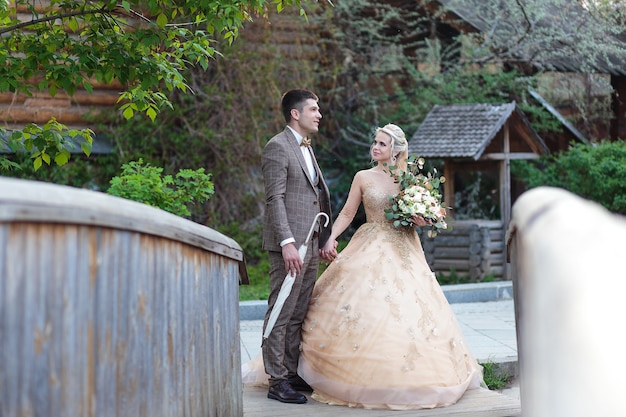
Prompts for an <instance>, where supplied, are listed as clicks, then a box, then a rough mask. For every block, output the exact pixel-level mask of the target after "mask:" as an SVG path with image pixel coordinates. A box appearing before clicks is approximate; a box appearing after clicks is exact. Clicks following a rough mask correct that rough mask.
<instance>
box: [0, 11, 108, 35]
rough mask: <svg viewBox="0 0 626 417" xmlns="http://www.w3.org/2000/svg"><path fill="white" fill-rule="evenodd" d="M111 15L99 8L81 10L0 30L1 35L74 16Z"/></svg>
mask: <svg viewBox="0 0 626 417" xmlns="http://www.w3.org/2000/svg"><path fill="white" fill-rule="evenodd" d="M110 13H111V10H107V9H105V8H99V9H93V10H80V11H73V12H67V13H63V14H58V15H52V16H46V17H42V18H40V19H35V20H29V21H28V22H20V23H18V24H17V25H13V26H7V27H6V28H3V29H0V35H2V34H5V33H8V32H11V31H14V30H17V29H22V28H25V27H28V26H33V25H37V24H39V23H45V22H50V21H52V20H57V19H66V18H68V17H74V16H87V15H90V14H110Z"/></svg>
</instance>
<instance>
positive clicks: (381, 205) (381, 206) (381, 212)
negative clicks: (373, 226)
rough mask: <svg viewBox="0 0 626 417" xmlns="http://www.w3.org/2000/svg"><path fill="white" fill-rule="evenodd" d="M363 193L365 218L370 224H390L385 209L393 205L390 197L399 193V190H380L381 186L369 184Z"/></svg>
mask: <svg viewBox="0 0 626 417" xmlns="http://www.w3.org/2000/svg"><path fill="white" fill-rule="evenodd" d="M364 188H365V190H364V191H363V207H364V208H365V217H366V218H367V222H368V223H381V222H388V221H389V220H387V219H385V209H386V208H389V207H390V206H391V205H390V203H389V196H390V195H394V194H395V193H397V192H398V190H397V189H393V188H392V189H388V190H384V191H383V190H380V189H379V188H380V186H377V185H376V184H374V183H368V184H367V186H366V187H364Z"/></svg>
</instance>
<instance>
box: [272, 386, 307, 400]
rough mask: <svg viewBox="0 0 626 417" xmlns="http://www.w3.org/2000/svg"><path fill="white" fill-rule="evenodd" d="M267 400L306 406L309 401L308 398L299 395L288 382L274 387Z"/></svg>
mask: <svg viewBox="0 0 626 417" xmlns="http://www.w3.org/2000/svg"><path fill="white" fill-rule="evenodd" d="M267 398H271V399H273V400H278V401H280V402H281V403H291V404H304V403H305V402H306V401H307V400H306V397H305V396H304V395H302V394H299V393H297V392H296V391H295V390H294V389H293V388H292V387H291V385H290V384H289V382H287V381H286V380H284V381H280V382H279V383H278V384H276V385H272V386H271V387H270V389H269V391H268V393H267Z"/></svg>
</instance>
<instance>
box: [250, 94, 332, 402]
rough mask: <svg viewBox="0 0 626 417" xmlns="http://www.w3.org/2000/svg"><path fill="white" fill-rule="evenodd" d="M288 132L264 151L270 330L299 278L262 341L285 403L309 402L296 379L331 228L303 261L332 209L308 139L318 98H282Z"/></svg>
mask: <svg viewBox="0 0 626 417" xmlns="http://www.w3.org/2000/svg"><path fill="white" fill-rule="evenodd" d="M282 111H283V115H284V117H285V121H286V122H287V126H286V127H285V130H283V131H282V132H280V133H279V134H277V135H276V136H274V137H273V138H272V139H270V141H269V142H268V143H267V145H266V146H265V148H264V149H263V157H262V170H263V178H264V182H265V224H264V229H263V249H264V250H267V251H268V252H269V258H270V295H269V299H268V309H267V313H266V315H265V324H264V326H263V327H264V331H265V326H266V325H267V320H268V318H269V316H270V313H271V311H272V308H273V307H274V304H275V302H276V298H277V296H278V293H279V291H280V287H281V285H282V283H283V281H284V279H285V277H286V275H287V273H292V274H296V279H295V282H294V284H293V288H292V290H291V294H290V295H289V297H288V298H287V300H286V301H285V304H284V305H283V308H282V310H281V312H280V315H279V316H278V319H277V320H276V324H275V325H274V327H273V329H272V331H271V333H270V335H269V336H268V338H267V339H266V340H265V341H264V342H263V347H262V352H263V362H264V364H265V372H266V373H267V374H268V375H270V378H269V385H270V387H269V391H268V394H267V396H268V398H271V399H275V400H278V401H281V402H286V403H297V404H301V403H305V402H306V401H307V398H306V396H304V395H303V394H301V393H299V392H298V390H302V391H308V390H310V387H308V385H307V384H306V383H305V382H304V381H303V380H302V379H301V378H300V377H299V376H298V375H297V369H298V358H299V356H300V338H301V327H302V322H303V320H304V317H305V315H306V312H307V309H308V307H309V300H310V298H311V293H312V291H313V286H314V284H315V280H316V279H317V270H318V265H319V248H321V247H322V246H323V244H324V242H325V240H324V236H326V238H327V237H328V233H329V231H330V225H329V227H327V228H323V229H324V230H320V229H322V228H321V226H320V225H318V229H317V232H316V233H314V235H313V238H312V239H311V242H310V243H309V246H308V248H309V250H308V251H307V255H306V257H305V258H304V262H303V261H302V260H301V259H300V256H299V255H298V248H299V247H300V246H301V245H302V243H304V241H305V239H306V237H307V235H308V233H309V230H310V228H311V224H312V223H313V221H314V218H315V216H316V215H317V214H318V213H320V212H325V213H326V214H328V217H329V219H332V216H331V211H330V194H329V191H328V187H327V186H326V183H325V182H324V177H323V176H322V172H321V171H320V168H319V166H318V164H317V161H316V160H315V156H314V154H313V150H312V148H311V147H310V146H303V145H305V144H306V143H307V142H308V143H310V138H308V136H309V135H310V134H312V133H315V132H317V131H318V128H319V122H320V119H321V118H322V114H321V113H320V109H319V106H318V98H317V96H316V95H315V94H314V93H312V92H310V91H308V90H291V91H288V92H287V93H285V94H284V95H283V98H282Z"/></svg>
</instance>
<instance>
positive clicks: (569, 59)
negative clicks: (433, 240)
mask: <svg viewBox="0 0 626 417" xmlns="http://www.w3.org/2000/svg"><path fill="white" fill-rule="evenodd" d="M426 7H427V8H429V10H430V11H431V12H432V13H433V15H437V16H439V19H440V21H441V22H442V23H445V24H447V25H450V26H451V27H452V28H454V30H456V31H458V32H459V33H482V34H484V35H485V36H486V37H487V36H488V37H496V38H500V41H499V42H500V43H501V44H502V45H509V47H510V49H508V51H507V54H506V56H507V58H505V59H504V64H505V65H506V66H508V67H512V68H517V69H518V70H520V71H522V72H523V73H527V74H533V73H536V72H538V71H552V72H556V73H573V74H590V73H595V74H606V75H608V76H609V78H610V85H611V87H612V89H613V94H612V95H611V111H612V114H613V116H612V117H611V119H610V121H609V124H610V126H609V127H608V129H606V132H605V131H603V129H600V130H599V132H600V133H599V134H600V137H598V139H601V138H605V137H608V138H610V139H611V140H616V139H619V138H622V139H624V138H626V98H625V97H626V65H625V63H626V49H625V45H626V34H614V33H604V32H599V31H597V30H595V26H597V22H595V21H594V19H590V18H589V13H588V12H587V10H585V9H584V8H583V6H582V5H580V4H579V2H571V3H570V4H568V5H567V7H564V8H559V9H557V8H556V6H553V7H552V10H548V11H547V13H545V15H543V16H532V19H533V20H532V22H531V21H530V20H528V19H529V17H528V16H526V15H525V14H524V13H519V15H518V16H513V15H512V14H506V15H499V16H497V15H489V16H488V15H486V11H487V12H488V11H489V10H498V9H497V8H495V7H492V6H489V5H487V4H485V10H481V9H479V8H475V7H473V6H471V5H468V4H467V2H465V1H463V0H437V1H432V2H427V5H426ZM615 7H620V6H618V5H616V6H615ZM520 8H523V9H524V10H526V8H530V7H529V6H528V5H524V6H520ZM503 9H504V7H503ZM496 13H497V12H496ZM531 24H532V28H531V27H530V25H531ZM555 25H561V26H559V27H558V28H555V27H554V26H555ZM529 31H539V32H541V33H559V31H561V33H563V34H565V33H567V31H569V36H567V37H565V36H561V37H554V39H553V40H552V41H545V40H543V41H542V42H536V43H531V42H529V43H527V44H525V45H526V46H525V47H520V45H521V44H522V43H523V42H520V43H515V42H513V41H512V40H513V39H515V38H516V37H518V38H524V37H527V36H526V35H528V34H529V33H528V32H529ZM522 34H524V35H522ZM590 37H592V38H590ZM583 43H584V44H596V45H598V44H608V45H613V46H614V48H613V50H614V51H618V50H621V51H622V52H621V53H619V52H618V53H612V54H605V53H603V52H601V51H600V49H599V48H595V56H593V57H591V58H592V59H583V58H587V57H583V56H581V53H580V45H581V44H583ZM545 51H556V52H555V53H553V54H545ZM542 105H544V103H542ZM562 111H565V112H567V113H571V112H573V111H575V110H573V109H562ZM551 112H553V111H551ZM553 114H554V112H553ZM569 115H570V116H572V114H569ZM563 127H564V132H563V133H564V135H565V137H568V138H570V137H571V135H572V134H573V133H572V131H571V129H570V128H569V127H568V126H567V125H566V124H563ZM575 136H576V134H575V133H574V138H573V139H574V140H576V139H577V138H576V137H575ZM544 139H545V138H544ZM555 141H556V142H561V143H562V142H565V145H564V146H565V148H563V149H566V147H567V144H568V142H567V141H559V140H558V139H555ZM546 142H548V141H547V140H546Z"/></svg>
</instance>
